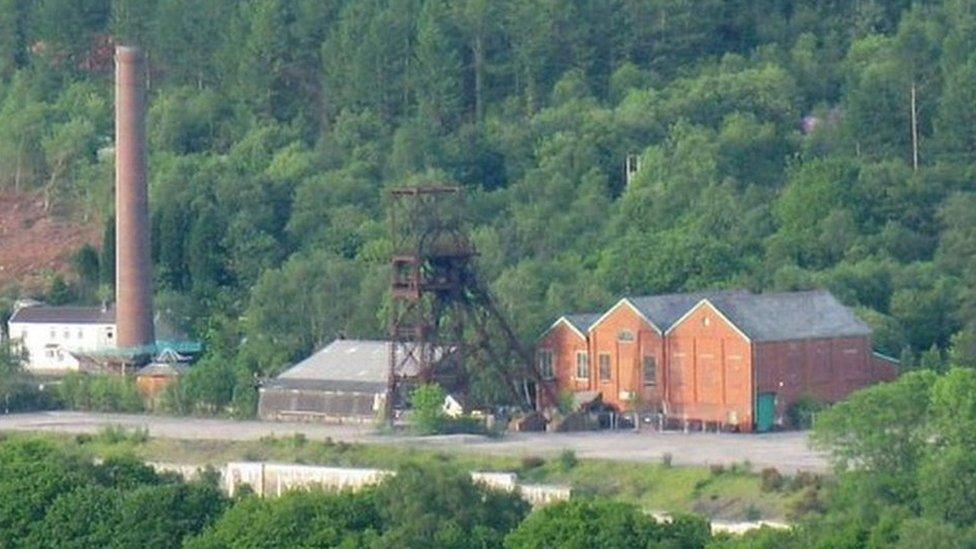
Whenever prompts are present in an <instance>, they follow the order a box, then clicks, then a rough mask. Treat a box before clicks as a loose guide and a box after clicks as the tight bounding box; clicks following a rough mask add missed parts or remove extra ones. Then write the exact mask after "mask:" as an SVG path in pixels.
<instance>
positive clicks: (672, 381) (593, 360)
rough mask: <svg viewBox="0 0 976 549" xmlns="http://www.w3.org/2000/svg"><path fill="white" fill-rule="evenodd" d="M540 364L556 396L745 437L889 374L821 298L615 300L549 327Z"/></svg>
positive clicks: (847, 320) (866, 334)
mask: <svg viewBox="0 0 976 549" xmlns="http://www.w3.org/2000/svg"><path fill="white" fill-rule="evenodd" d="M538 359H539V363H540V368H541V369H542V371H543V372H548V373H549V375H550V376H551V378H552V383H553V386H554V388H555V391H554V393H562V392H566V391H569V392H583V391H588V392H593V393H599V394H600V395H601V397H602V400H603V402H604V403H606V404H608V405H610V406H612V407H613V408H615V409H618V410H633V409H635V408H636V409H640V410H646V411H653V412H660V413H663V414H664V415H665V416H666V417H667V418H669V419H672V420H676V421H679V422H688V421H690V422H706V423H711V424H718V425H723V426H727V427H734V428H738V429H740V430H743V431H751V430H753V429H758V430H768V429H769V428H771V427H772V426H773V425H774V424H783V423H785V418H786V412H787V410H788V409H789V408H790V407H791V406H792V405H793V403H794V402H796V400H797V399H798V398H799V397H801V396H803V395H810V396H813V397H815V398H818V399H821V400H824V401H828V402H834V401H837V400H840V399H842V398H844V397H845V396H847V395H848V394H850V393H851V392H852V391H854V390H856V389H859V388H861V387H864V386H866V385H869V384H872V383H875V382H878V381H882V380H888V379H891V378H893V377H894V375H895V366H894V362H893V361H892V360H891V359H888V358H884V357H881V356H880V355H876V354H875V353H873V352H872V347H871V330H870V328H869V327H868V326H867V325H866V324H864V323H863V322H861V321H860V320H858V319H857V317H855V316H854V314H853V312H852V311H851V310H850V309H848V308H847V307H844V306H843V305H842V304H841V303H840V302H838V301H837V300H836V299H835V298H834V297H833V296H832V295H831V294H830V293H828V292H824V291H813V292H794V293H779V294H752V293H748V292H741V291H737V292H703V293H691V294H670V295H658V296H643V297H630V298H624V299H621V300H620V301H619V302H618V303H617V304H616V305H614V306H613V307H611V308H610V310H609V311H607V312H606V313H605V314H603V315H599V316H598V315H596V314H583V315H566V316H564V317H562V318H560V319H559V320H557V321H556V322H555V323H554V324H553V325H552V327H551V328H550V329H549V330H548V331H547V332H546V333H545V334H543V336H542V338H540V340H539V343H538Z"/></svg>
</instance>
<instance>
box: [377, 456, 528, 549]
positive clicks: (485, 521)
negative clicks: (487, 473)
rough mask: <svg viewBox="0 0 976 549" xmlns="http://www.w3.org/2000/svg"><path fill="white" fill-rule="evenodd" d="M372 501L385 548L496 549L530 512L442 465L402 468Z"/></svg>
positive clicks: (513, 499) (520, 503) (512, 497)
mask: <svg viewBox="0 0 976 549" xmlns="http://www.w3.org/2000/svg"><path fill="white" fill-rule="evenodd" d="M374 498H375V500H374V501H375V505H376V509H377V512H378V513H379V516H380V521H381V524H383V534H382V536H381V537H380V538H379V540H378V544H379V545H381V546H385V547H421V546H429V547H458V548H463V547H472V548H474V547H493V546H494V547H497V546H500V545H501V543H502V540H503V538H504V536H505V534H507V533H508V532H510V531H511V530H513V529H514V528H515V527H516V526H517V525H518V524H519V522H521V521H522V519H523V518H524V517H525V515H526V514H527V513H528V511H529V507H528V504H527V503H526V502H525V501H523V500H522V499H521V498H519V496H518V495H516V494H513V493H507V492H498V491H493V490H490V489H488V488H485V487H483V486H480V485H476V484H474V483H473V482H472V480H471V477H470V475H469V474H468V473H466V472H462V471H459V470H456V469H453V468H451V467H450V466H447V465H436V466H435V465H430V466H425V467H421V466H418V465H405V466H403V467H401V468H400V469H399V470H397V474H396V476H394V477H392V478H390V479H388V480H386V481H385V482H383V483H382V484H381V485H380V486H378V487H377V489H376V492H375V496H374Z"/></svg>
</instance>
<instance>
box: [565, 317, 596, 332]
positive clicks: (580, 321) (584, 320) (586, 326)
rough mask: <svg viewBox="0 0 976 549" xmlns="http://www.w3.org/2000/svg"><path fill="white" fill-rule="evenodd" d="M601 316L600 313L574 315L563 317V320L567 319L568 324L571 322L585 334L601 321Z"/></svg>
mask: <svg viewBox="0 0 976 549" xmlns="http://www.w3.org/2000/svg"><path fill="white" fill-rule="evenodd" d="M600 316H602V315H600V314H599V313H573V314H568V315H563V317H562V318H565V319H566V322H569V323H570V324H572V326H573V327H574V328H576V329H577V330H579V331H581V332H583V333H584V334H585V333H586V332H588V331H589V330H590V326H592V325H593V323H594V322H596V321H597V320H599V318H600Z"/></svg>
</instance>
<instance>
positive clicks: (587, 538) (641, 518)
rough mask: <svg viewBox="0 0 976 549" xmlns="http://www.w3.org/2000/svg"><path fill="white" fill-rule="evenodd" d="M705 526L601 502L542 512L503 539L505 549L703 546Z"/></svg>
mask: <svg viewBox="0 0 976 549" xmlns="http://www.w3.org/2000/svg"><path fill="white" fill-rule="evenodd" d="M709 538H710V534H709V526H708V523H707V522H706V521H705V520H704V519H702V518H698V517H686V516H679V517H675V518H674V520H673V521H672V522H670V523H664V522H657V521H656V520H654V518H653V517H651V516H649V515H647V514H645V513H644V512H643V511H642V510H641V509H640V508H639V507H637V506H636V505H632V504H629V503H621V502H615V501H608V500H603V499H593V500H570V501H564V502H559V503H554V504H552V505H549V506H546V507H543V508H542V509H539V510H537V511H536V512H534V513H532V514H531V515H529V517H528V518H527V519H525V521H524V522H522V524H521V525H520V526H519V527H518V529H517V530H515V531H514V532H512V533H511V534H509V535H508V537H506V538H505V546H506V547H508V548H509V549H522V548H526V549H528V548H533V549H534V548H537V547H686V548H690V549H693V548H697V547H704V546H705V544H706V543H707V542H708V540H709Z"/></svg>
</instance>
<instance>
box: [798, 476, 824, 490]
mask: <svg viewBox="0 0 976 549" xmlns="http://www.w3.org/2000/svg"><path fill="white" fill-rule="evenodd" d="M822 484H823V478H822V477H821V476H820V475H818V474H815V473H811V472H809V471H797V473H796V474H795V475H793V478H792V479H790V490H793V491H796V490H802V489H803V488H808V487H814V488H820V486H821V485H822Z"/></svg>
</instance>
